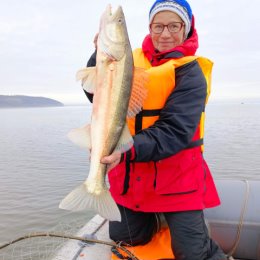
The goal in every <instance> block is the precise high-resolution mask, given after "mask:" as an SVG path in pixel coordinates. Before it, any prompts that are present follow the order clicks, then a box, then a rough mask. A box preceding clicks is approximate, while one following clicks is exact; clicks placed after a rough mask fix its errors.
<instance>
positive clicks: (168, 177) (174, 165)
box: [155, 149, 203, 195]
mask: <svg viewBox="0 0 260 260" xmlns="http://www.w3.org/2000/svg"><path fill="white" fill-rule="evenodd" d="M156 166H157V177H156V187H155V190H156V193H158V194H160V195H171V194H185V193H191V192H195V191H196V190H197V189H198V186H199V184H198V179H199V176H201V173H203V164H202V157H201V154H200V153H198V152H196V150H195V149H187V150H183V151H181V152H179V153H178V154H176V155H174V156H171V157H169V158H166V159H164V160H161V161H159V162H157V163H156Z"/></svg>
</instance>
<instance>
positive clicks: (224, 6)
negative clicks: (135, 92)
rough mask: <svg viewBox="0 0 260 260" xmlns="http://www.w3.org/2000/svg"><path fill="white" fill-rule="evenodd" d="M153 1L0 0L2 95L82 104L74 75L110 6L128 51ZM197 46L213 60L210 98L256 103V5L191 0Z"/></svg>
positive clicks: (259, 30) (144, 27)
mask: <svg viewBox="0 0 260 260" xmlns="http://www.w3.org/2000/svg"><path fill="white" fill-rule="evenodd" d="M153 2H154V0H121V1H120V0H110V1H106V0H96V1H90V0H75V1H72V0H23V1H21V0H0V58H1V59H0V94H4V95H6V94H8V95H14V94H24V95H33V96H45V97H51V98H55V99H57V100H59V101H61V102H64V103H65V104H71V103H77V102H81V103H82V102H86V101H85V97H84V95H83V92H82V90H81V86H80V83H78V82H76V81H75V73H76V71H77V70H79V69H80V68H82V67H84V66H85V65H86V62H87V60H88V57H89V56H90V55H91V53H92V52H93V50H94V46H93V38H94V35H95V33H96V32H97V30H98V26H99V18H100V15H101V14H102V12H103V11H104V10H105V8H106V6H107V4H108V3H111V4H112V6H113V7H114V8H115V7H116V6H118V5H121V6H122V7H123V10H124V13H125V16H126V22H127V27H128V32H129V36H130V41H131V45H132V48H136V47H139V46H141V43H142V40H143V38H144V36H145V35H146V34H147V33H148V13H149V9H150V7H151V5H152V4H153ZM189 2H190V4H191V7H192V9H193V13H194V15H195V19H196V27H197V30H198V34H199V43H200V48H199V50H198V52H197V54H199V55H202V56H206V57H208V58H210V59H211V60H213V61H214V71H213V85H212V96H211V98H212V99H226V98H229V97H233V98H243V99H246V98H250V97H257V98H260V88H259V86H260V79H259V76H260V65H259V64H260V48H259V44H260V43H259V41H260V16H259V11H260V1H259V0H251V1H245V0H236V1H235V0H232V1H226V0H190V1H189Z"/></svg>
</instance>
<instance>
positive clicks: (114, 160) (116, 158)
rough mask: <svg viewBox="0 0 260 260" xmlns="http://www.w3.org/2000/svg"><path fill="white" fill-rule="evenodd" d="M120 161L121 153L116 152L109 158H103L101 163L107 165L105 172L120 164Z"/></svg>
mask: <svg viewBox="0 0 260 260" xmlns="http://www.w3.org/2000/svg"><path fill="white" fill-rule="evenodd" d="M120 160H121V152H118V151H116V152H114V153H112V154H110V155H109V156H105V157H103V158H102V159H101V163H104V164H107V171H110V170H112V169H113V168H114V167H116V166H117V165H118V164H119V163H120Z"/></svg>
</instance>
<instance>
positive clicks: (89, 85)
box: [76, 67, 96, 94]
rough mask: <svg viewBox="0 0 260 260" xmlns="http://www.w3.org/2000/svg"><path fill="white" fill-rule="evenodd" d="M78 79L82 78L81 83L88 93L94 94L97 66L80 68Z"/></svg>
mask: <svg viewBox="0 0 260 260" xmlns="http://www.w3.org/2000/svg"><path fill="white" fill-rule="evenodd" d="M76 79H77V80H81V85H82V87H83V89H84V90H86V91H87V92H88V93H91V94H93V93H94V90H95V88H96V67H88V68H85V69H82V70H79V71H78V72H77V74H76Z"/></svg>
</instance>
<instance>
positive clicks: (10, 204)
mask: <svg viewBox="0 0 260 260" xmlns="http://www.w3.org/2000/svg"><path fill="white" fill-rule="evenodd" d="M89 118H90V107H60V108H33V109H2V110H0V120H1V121H0V122H1V127H0V144H1V146H0V244H2V243H3V242H6V241H9V240H12V239H14V238H16V237H18V236H20V235H24V234H27V233H31V232H36V231H49V230H52V229H55V228H57V226H59V227H62V223H66V222H67V223H69V222H70V221H81V222H83V223H85V222H87V221H88V220H89V219H90V218H91V217H92V216H93V213H92V212H89V213H69V212H66V211H63V210H60V209H59V208H58V205H59V202H60V200H61V199H62V198H63V197H64V196H65V195H66V194H67V193H68V192H69V191H71V190H72V188H74V187H75V186H77V185H79V184H80V183H81V182H82V181H83V180H84V179H85V178H86V175H87V172H88V167H89V165H88V152H87V151H84V150H81V149H80V148H78V147H76V146H74V145H73V144H71V143H70V141H69V140H68V139H67V137H66V134H67V132H68V131H69V130H70V129H72V128H74V127H78V126H82V125H84V124H85V123H86V122H87V121H88V120H89ZM259 119H260V104H240V103H233V104H228V103H210V104H209V105H208V107H207V118H206V137H205V143H206V144H205V158H206V160H207V162H208V164H209V166H210V168H211V170H212V173H213V175H214V177H228V178H230V177H234V178H250V179H253V178H259V177H258V176H259V174H260V160H259V145H260V141H259V140H260V120H259Z"/></svg>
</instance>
